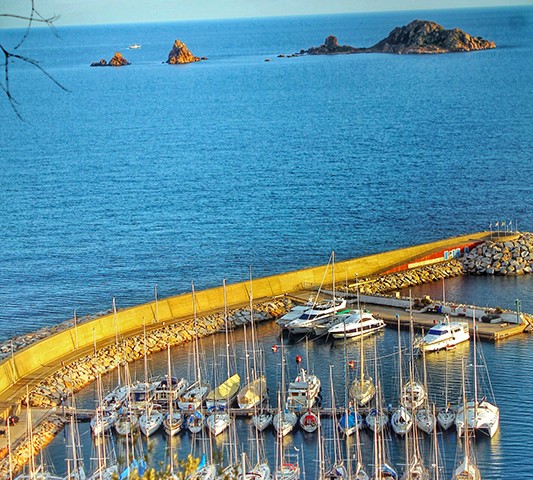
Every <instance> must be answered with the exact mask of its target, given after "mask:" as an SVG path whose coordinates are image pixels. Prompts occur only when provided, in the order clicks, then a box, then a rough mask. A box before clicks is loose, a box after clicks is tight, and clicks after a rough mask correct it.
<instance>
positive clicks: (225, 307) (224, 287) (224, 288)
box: [222, 278, 230, 378]
mask: <svg viewBox="0 0 533 480" xmlns="http://www.w3.org/2000/svg"><path fill="white" fill-rule="evenodd" d="M222 285H223V290H224V330H225V333H226V366H227V373H228V377H227V378H229V377H230V368H229V364H230V362H229V336H228V306H227V301H226V279H225V278H224V279H223V280H222Z"/></svg>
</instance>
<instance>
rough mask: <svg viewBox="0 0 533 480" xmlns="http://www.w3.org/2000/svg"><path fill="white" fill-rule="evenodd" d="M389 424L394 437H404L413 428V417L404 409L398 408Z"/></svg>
mask: <svg viewBox="0 0 533 480" xmlns="http://www.w3.org/2000/svg"><path fill="white" fill-rule="evenodd" d="M390 424H391V427H392V429H393V430H394V433H396V435H405V434H407V433H408V432H409V431H410V430H411V428H413V416H412V415H411V413H410V412H409V411H408V410H407V409H406V408H405V407H402V406H400V407H398V409H397V410H396V411H395V412H394V413H393V414H392V417H391V420H390Z"/></svg>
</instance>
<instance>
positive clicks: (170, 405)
mask: <svg viewBox="0 0 533 480" xmlns="http://www.w3.org/2000/svg"><path fill="white" fill-rule="evenodd" d="M167 378H168V381H167V385H168V394H167V400H168V419H169V425H170V435H168V440H169V446H168V448H169V455H170V473H171V475H174V450H173V448H172V433H173V432H172V429H173V428H174V398H173V395H172V368H171V365H170V343H169V344H168V345H167Z"/></svg>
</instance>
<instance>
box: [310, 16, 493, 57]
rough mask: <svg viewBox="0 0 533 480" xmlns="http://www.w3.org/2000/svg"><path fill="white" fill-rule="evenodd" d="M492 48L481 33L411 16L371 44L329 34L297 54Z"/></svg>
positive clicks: (415, 51)
mask: <svg viewBox="0 0 533 480" xmlns="http://www.w3.org/2000/svg"><path fill="white" fill-rule="evenodd" d="M490 48H496V44H495V43H494V42H491V41H489V40H485V39H483V38H482V37H472V36H470V35H469V34H468V33H466V32H463V31H462V30H460V29H459V28H454V29H453V30H446V29H445V28H444V27H442V26H441V25H439V24H438V23H435V22H429V21H426V20H413V21H412V22H411V23H409V24H408V25H405V26H403V27H397V28H395V29H394V30H392V31H391V32H390V33H389V35H388V36H387V37H386V38H384V39H383V40H381V41H379V42H378V43H376V44H375V45H374V46H372V47H368V48H365V47H360V48H359V47H352V46H350V45H339V43H338V41H337V38H336V37H334V36H333V35H330V36H329V37H327V38H326V40H325V42H324V44H323V45H320V46H319V47H311V48H309V49H308V50H301V51H300V54H308V55H336V54H346V53H400V54H401V53H406V54H428V53H450V52H470V51H473V50H487V49H490Z"/></svg>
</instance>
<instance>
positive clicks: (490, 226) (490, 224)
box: [489, 222, 492, 230]
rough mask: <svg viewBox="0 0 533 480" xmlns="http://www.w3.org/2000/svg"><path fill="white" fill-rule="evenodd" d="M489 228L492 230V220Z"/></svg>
mask: <svg viewBox="0 0 533 480" xmlns="http://www.w3.org/2000/svg"><path fill="white" fill-rule="evenodd" d="M489 229H491V230H492V222H490V223H489Z"/></svg>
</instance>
